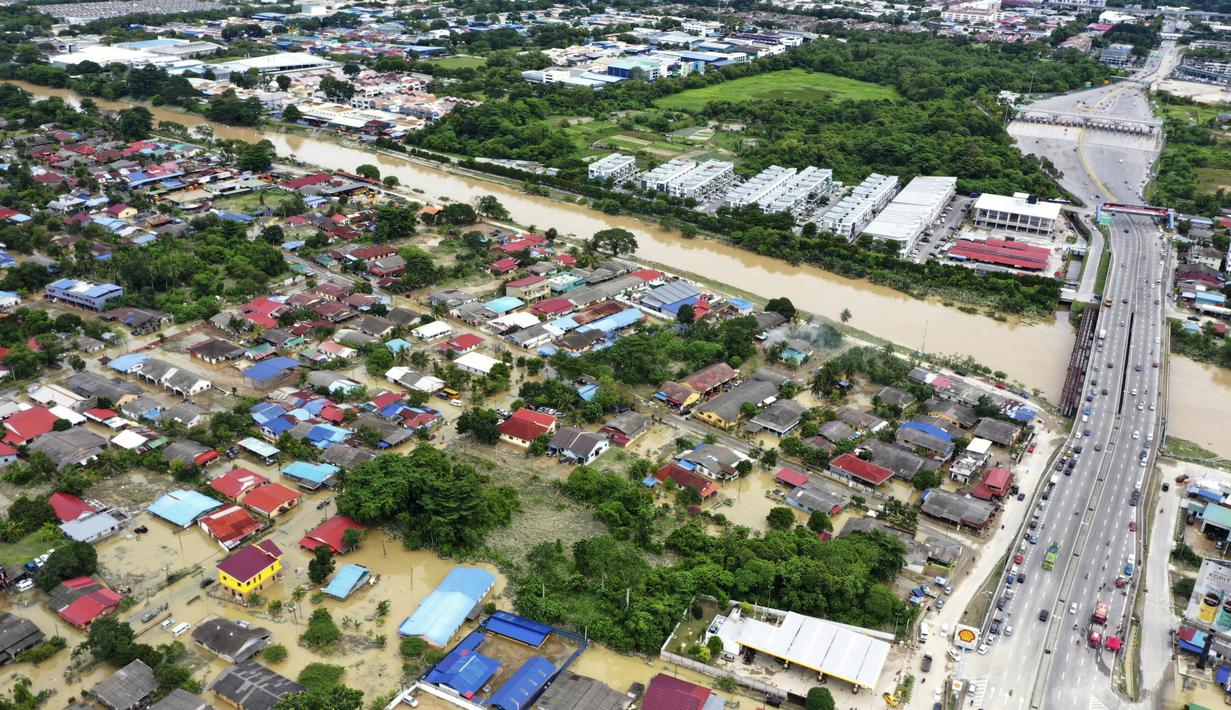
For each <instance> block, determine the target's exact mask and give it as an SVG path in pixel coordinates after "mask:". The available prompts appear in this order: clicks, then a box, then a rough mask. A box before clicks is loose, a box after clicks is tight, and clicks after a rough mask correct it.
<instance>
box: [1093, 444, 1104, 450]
mask: <svg viewBox="0 0 1231 710" xmlns="http://www.w3.org/2000/svg"><path fill="white" fill-rule="evenodd" d="M1094 450H1095V451H1102V450H1103V445H1102V444H1095V445H1094Z"/></svg>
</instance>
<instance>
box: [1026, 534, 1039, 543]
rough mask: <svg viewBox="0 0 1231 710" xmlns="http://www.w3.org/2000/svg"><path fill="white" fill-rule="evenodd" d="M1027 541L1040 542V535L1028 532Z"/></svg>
mask: <svg viewBox="0 0 1231 710" xmlns="http://www.w3.org/2000/svg"><path fill="white" fill-rule="evenodd" d="M1026 542H1028V543H1030V544H1031V545H1036V544H1038V542H1039V536H1038V535H1035V534H1034V533H1026Z"/></svg>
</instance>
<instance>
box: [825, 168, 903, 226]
mask: <svg viewBox="0 0 1231 710" xmlns="http://www.w3.org/2000/svg"><path fill="white" fill-rule="evenodd" d="M897 187H898V177H897V176H896V175H881V174H880V173H872V174H871V175H869V176H868V177H867V178H865V179H864V181H863V182H861V183H859V184H858V185H856V186H855V187H854V188H853V189H852V190H851V192H850V194H848V195H847V196H846V197H843V198H842V199H841V200H839V201H838V204H836V205H834V206H833V207H831V208H830V209H829V211H827V212H826V213H825V214H824V215H822V216H821V218H820V220H818V221H817V225H818V226H819V227H820V228H821V231H822V232H829V233H830V234H834V235H837V236H842V237H846V238H847V239H854V238H855V237H857V236H859V234H860V233H861V232H863V229H864V227H866V226H868V223H869V222H871V221H872V219H873V218H874V217H875V216H876V213H877V212H879V211H880V210H881V209H882V208H883V207H884V206H885V205H886V204H888V203H889V199H890V198H892V197H893V191H894V190H896V189H897Z"/></svg>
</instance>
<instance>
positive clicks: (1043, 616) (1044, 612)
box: [1039, 609, 1051, 621]
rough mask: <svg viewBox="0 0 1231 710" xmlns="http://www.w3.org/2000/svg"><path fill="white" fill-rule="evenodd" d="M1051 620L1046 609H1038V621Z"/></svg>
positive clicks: (1049, 613)
mask: <svg viewBox="0 0 1231 710" xmlns="http://www.w3.org/2000/svg"><path fill="white" fill-rule="evenodd" d="M1049 618H1051V612H1050V611H1048V610H1046V609H1039V621H1047V620H1048V619H1049Z"/></svg>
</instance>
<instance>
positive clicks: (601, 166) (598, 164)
mask: <svg viewBox="0 0 1231 710" xmlns="http://www.w3.org/2000/svg"><path fill="white" fill-rule="evenodd" d="M636 174H637V160H636V158H634V157H633V156H631V155H624V154H623V153H612V154H611V155H608V156H605V157H602V158H599V159H598V160H596V161H594V162H593V163H590V179H591V180H608V181H610V182H611V183H612V184H618V183H621V182H624V181H625V180H627V179H629V178H631V177H632V176H634V175H636Z"/></svg>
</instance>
